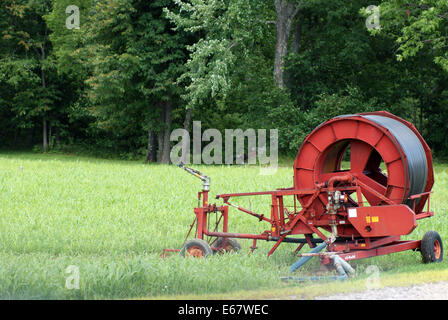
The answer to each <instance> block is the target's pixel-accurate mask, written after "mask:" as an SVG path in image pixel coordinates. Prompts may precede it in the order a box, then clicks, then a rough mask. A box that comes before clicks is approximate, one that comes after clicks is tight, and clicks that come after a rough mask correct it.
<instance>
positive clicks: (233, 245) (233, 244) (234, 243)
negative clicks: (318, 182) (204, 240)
mask: <svg viewBox="0 0 448 320" xmlns="http://www.w3.org/2000/svg"><path fill="white" fill-rule="evenodd" d="M223 240H224V238H223V237H219V238H218V239H217V240H216V242H215V244H214V246H215V248H219V247H220V246H221V243H222V242H223ZM227 245H230V246H231V248H232V250H230V251H233V252H238V251H240V250H241V244H240V243H239V242H238V241H237V240H236V239H233V238H227ZM225 251H226V252H229V251H227V250H225Z"/></svg>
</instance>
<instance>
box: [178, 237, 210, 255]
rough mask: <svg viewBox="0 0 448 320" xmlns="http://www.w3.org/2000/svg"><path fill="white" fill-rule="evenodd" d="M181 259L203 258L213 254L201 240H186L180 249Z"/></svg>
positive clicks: (208, 246)
mask: <svg viewBox="0 0 448 320" xmlns="http://www.w3.org/2000/svg"><path fill="white" fill-rule="evenodd" d="M180 254H181V255H182V256H183V257H195V258H203V257H207V256H210V255H212V254H213V251H212V248H211V247H210V245H209V244H208V243H207V242H206V241H204V240H202V239H192V240H188V241H187V242H185V243H184V245H183V246H182V249H180Z"/></svg>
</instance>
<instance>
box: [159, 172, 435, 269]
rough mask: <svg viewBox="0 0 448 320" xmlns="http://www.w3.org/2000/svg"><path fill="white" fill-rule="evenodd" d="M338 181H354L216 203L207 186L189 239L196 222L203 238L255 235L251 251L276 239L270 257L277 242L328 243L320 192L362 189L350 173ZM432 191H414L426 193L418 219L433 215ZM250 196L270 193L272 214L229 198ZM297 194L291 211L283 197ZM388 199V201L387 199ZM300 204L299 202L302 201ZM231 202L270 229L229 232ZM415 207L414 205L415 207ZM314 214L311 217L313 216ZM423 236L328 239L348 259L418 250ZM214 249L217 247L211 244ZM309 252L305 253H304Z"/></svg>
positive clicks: (331, 247)
mask: <svg viewBox="0 0 448 320" xmlns="http://www.w3.org/2000/svg"><path fill="white" fill-rule="evenodd" d="M334 180H335V181H339V182H341V181H351V184H350V185H348V186H347V185H344V186H341V187H334V186H333V184H332V183H331V181H330V183H328V184H320V185H317V186H316V187H315V188H313V189H301V190H296V189H294V188H289V189H277V190H275V191H264V192H247V193H229V194H220V195H218V196H217V197H216V198H217V199H222V200H223V202H224V204H225V205H222V206H217V205H216V204H209V203H208V190H207V191H205V190H203V191H201V192H199V193H198V200H201V199H202V206H200V207H197V208H195V209H194V213H195V216H196V217H195V220H194V221H193V223H192V225H191V226H190V230H189V232H188V234H187V237H186V239H187V238H188V237H189V235H190V234H191V231H192V230H193V227H194V226H195V225H196V232H195V233H196V234H195V238H199V239H204V237H205V236H208V237H217V238H218V237H223V238H225V239H226V238H240V239H252V240H253V246H252V247H251V249H252V251H253V250H254V249H255V248H256V242H257V240H266V241H275V244H274V246H273V247H272V249H271V250H270V251H269V252H268V257H269V256H270V255H272V254H273V253H274V252H275V250H276V249H277V248H278V246H279V245H280V244H281V243H282V242H297V243H299V246H298V247H297V249H296V252H298V251H300V249H301V248H302V247H303V246H304V245H305V244H308V245H309V246H310V247H314V246H315V243H316V242H322V241H325V242H327V243H328V240H329V238H328V237H327V236H326V235H325V234H324V233H323V232H322V231H321V230H319V228H325V227H328V225H329V224H330V222H331V221H330V220H331V217H328V218H327V217H325V218H322V217H321V218H318V217H313V216H312V215H311V216H310V215H309V209H310V208H311V204H312V203H313V201H314V200H315V199H316V198H317V197H318V196H319V195H321V194H327V193H328V192H334V191H337V190H339V191H343V192H357V193H360V192H361V188H360V185H359V182H358V181H357V180H356V178H354V177H350V175H343V176H339V177H335V178H334ZM430 193H431V192H424V193H422V194H419V195H414V196H412V197H410V199H414V200H415V199H418V198H420V197H427V199H428V201H427V203H426V204H427V210H426V211H422V212H420V213H418V214H415V219H417V220H419V219H423V218H427V217H431V216H433V214H434V213H433V212H431V211H430V210H429V196H430ZM304 195H307V196H310V198H309V200H308V204H305V205H304V206H300V205H298V201H296V198H297V197H300V196H304ZM248 196H270V197H271V200H272V205H271V214H270V217H269V218H268V217H266V216H265V215H263V214H258V213H256V212H253V211H251V210H248V209H246V208H243V207H241V206H238V205H234V204H232V203H230V201H229V200H230V198H236V197H248ZM286 196H293V197H294V207H293V209H292V210H291V211H289V210H288V209H287V207H286V206H284V197H286ZM358 199H361V197H359V198H358ZM385 201H389V200H388V199H385ZM299 204H300V203H299ZM358 205H359V207H363V202H362V201H360V202H359V203H358ZM229 206H231V207H234V208H236V209H238V210H239V211H241V212H244V213H246V214H248V215H250V216H253V217H255V218H257V219H258V220H259V221H265V222H267V223H269V224H270V230H266V231H264V232H263V233H261V234H247V233H231V232H228V220H229ZM413 209H414V208H413ZM215 212H219V213H221V216H220V218H219V220H218V222H217V224H216V226H215V229H214V230H209V229H208V226H207V225H208V224H207V222H208V215H209V214H211V213H215ZM310 217H311V218H310ZM335 219H336V221H337V223H338V224H343V223H344V224H345V223H348V221H347V218H346V210H345V209H342V210H341V211H340V212H338V216H337V218H335ZM221 221H222V231H217V227H218V224H220V223H221ZM341 221H342V222H341ZM297 234H303V235H304V236H305V238H304V239H298V238H292V239H291V238H288V237H287V236H288V235H297ZM313 234H316V235H317V236H318V237H319V239H314V238H313V237H312V235H313ZM420 242H421V241H420V240H400V236H393V235H391V236H385V237H372V238H369V237H356V238H354V237H352V238H343V239H337V240H336V241H335V242H333V243H329V246H328V249H329V251H330V252H333V253H338V254H339V255H340V256H341V257H342V258H343V259H345V260H356V259H362V258H368V257H373V256H379V255H384V254H390V253H394V252H400V251H406V250H416V249H417V250H418V249H419V248H420ZM212 249H213V250H217V248H214V247H213V246H212ZM169 251H178V250H165V251H164V253H166V252H169ZM305 255H306V254H305ZM315 255H318V256H320V260H321V263H322V264H329V263H330V260H329V256H328V255H326V254H315Z"/></svg>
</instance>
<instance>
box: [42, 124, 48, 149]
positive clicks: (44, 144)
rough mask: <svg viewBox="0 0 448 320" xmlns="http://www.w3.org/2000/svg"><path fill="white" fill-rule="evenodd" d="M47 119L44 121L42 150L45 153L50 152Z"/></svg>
mask: <svg viewBox="0 0 448 320" xmlns="http://www.w3.org/2000/svg"><path fill="white" fill-rule="evenodd" d="M47 132H48V130H47V119H46V118H45V116H44V118H43V120H42V148H43V149H44V152H47V151H48V135H47Z"/></svg>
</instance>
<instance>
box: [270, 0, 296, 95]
mask: <svg viewBox="0 0 448 320" xmlns="http://www.w3.org/2000/svg"><path fill="white" fill-rule="evenodd" d="M302 3H303V0H300V2H298V1H297V0H274V5H275V12H276V18H275V28H276V44H275V61H274V78H275V82H276V83H277V85H278V86H279V87H280V88H285V86H286V85H285V59H286V56H287V53H288V45H289V38H290V33H291V26H292V24H293V22H294V18H295V17H296V15H297V13H298V12H299V9H300V7H301V6H302Z"/></svg>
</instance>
